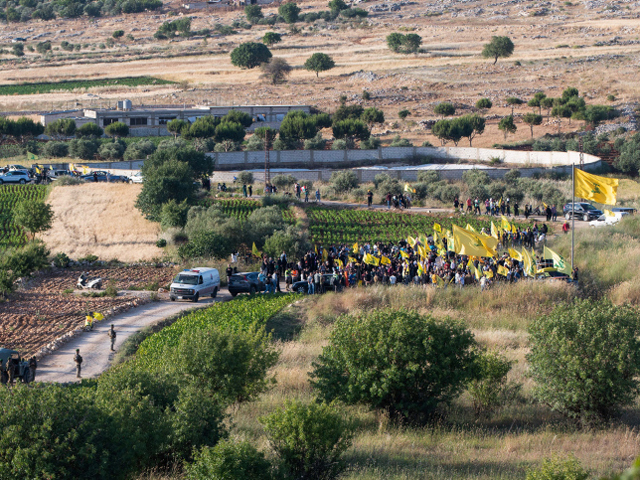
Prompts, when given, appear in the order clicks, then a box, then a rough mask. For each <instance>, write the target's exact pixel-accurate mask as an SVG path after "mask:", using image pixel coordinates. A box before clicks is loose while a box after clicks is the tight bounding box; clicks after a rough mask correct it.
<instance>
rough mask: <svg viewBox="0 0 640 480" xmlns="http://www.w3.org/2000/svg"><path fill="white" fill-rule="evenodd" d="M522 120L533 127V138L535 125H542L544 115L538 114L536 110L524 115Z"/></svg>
mask: <svg viewBox="0 0 640 480" xmlns="http://www.w3.org/2000/svg"><path fill="white" fill-rule="evenodd" d="M522 121H523V122H524V123H526V124H527V125H529V127H530V128H531V138H533V126H534V125H540V124H541V123H542V115H538V114H537V113H534V112H529V113H525V114H524V115H523V116H522Z"/></svg>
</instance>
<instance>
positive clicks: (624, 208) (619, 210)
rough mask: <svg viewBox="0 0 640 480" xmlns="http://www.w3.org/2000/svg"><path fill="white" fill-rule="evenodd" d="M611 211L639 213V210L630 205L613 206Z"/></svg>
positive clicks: (628, 213) (630, 213)
mask: <svg viewBox="0 0 640 480" xmlns="http://www.w3.org/2000/svg"><path fill="white" fill-rule="evenodd" d="M611 211H612V212H613V213H625V214H627V215H635V214H636V213H638V210H636V209H635V208H630V207H613V208H612V209H611Z"/></svg>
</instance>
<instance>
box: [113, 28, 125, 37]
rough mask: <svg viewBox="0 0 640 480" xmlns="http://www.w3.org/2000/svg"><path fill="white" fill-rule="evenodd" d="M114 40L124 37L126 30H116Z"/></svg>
mask: <svg viewBox="0 0 640 480" xmlns="http://www.w3.org/2000/svg"><path fill="white" fill-rule="evenodd" d="M112 36H113V38H120V37H123V36H124V30H116V31H115V32H113V34H112Z"/></svg>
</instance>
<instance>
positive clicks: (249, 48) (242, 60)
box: [231, 42, 272, 69]
mask: <svg viewBox="0 0 640 480" xmlns="http://www.w3.org/2000/svg"><path fill="white" fill-rule="evenodd" d="M271 57H272V55H271V51H269V48H267V46H266V45H265V44H263V43H256V42H245V43H241V44H240V45H239V46H238V47H236V48H234V49H233V51H232V52H231V63H232V64H233V65H235V66H236V67H239V68H249V69H251V68H255V67H258V66H260V64H262V63H265V62H268V61H269V59H270V58H271Z"/></svg>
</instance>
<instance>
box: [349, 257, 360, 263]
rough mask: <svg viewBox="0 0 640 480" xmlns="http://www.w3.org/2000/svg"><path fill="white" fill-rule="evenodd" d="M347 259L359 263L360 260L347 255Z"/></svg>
mask: <svg viewBox="0 0 640 480" xmlns="http://www.w3.org/2000/svg"><path fill="white" fill-rule="evenodd" d="M347 259H348V260H349V263H358V260H356V259H355V258H353V257H347Z"/></svg>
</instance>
